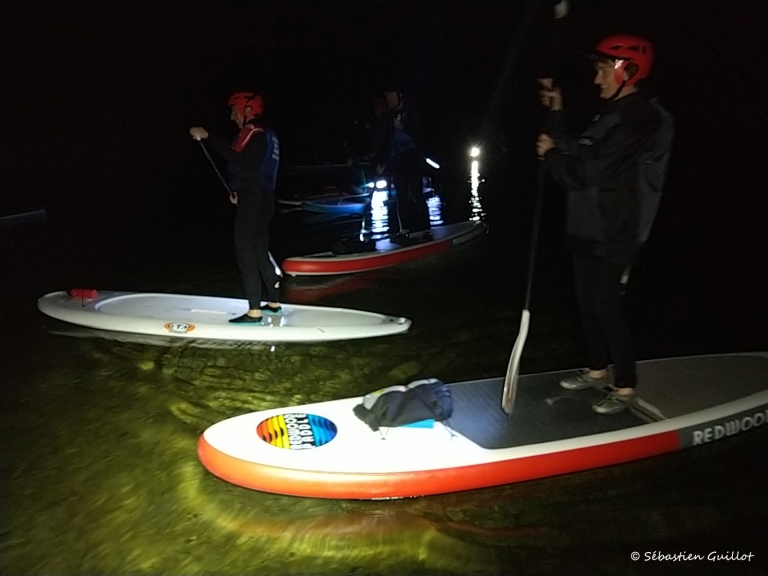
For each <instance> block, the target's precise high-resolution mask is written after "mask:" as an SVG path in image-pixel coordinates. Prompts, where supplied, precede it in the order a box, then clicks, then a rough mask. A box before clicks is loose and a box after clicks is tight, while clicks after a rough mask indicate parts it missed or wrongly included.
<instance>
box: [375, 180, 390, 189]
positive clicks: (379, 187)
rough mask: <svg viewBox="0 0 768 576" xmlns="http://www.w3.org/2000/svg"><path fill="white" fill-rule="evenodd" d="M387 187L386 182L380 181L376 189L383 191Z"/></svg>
mask: <svg viewBox="0 0 768 576" xmlns="http://www.w3.org/2000/svg"><path fill="white" fill-rule="evenodd" d="M386 187H387V181H386V180H378V181H377V182H376V188H378V189H379V190H383V189H384V188H386Z"/></svg>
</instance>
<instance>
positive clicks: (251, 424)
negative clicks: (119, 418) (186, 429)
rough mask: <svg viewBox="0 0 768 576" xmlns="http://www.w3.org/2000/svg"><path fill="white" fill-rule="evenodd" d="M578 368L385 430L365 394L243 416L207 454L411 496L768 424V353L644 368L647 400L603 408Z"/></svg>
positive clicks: (461, 400)
mask: <svg viewBox="0 0 768 576" xmlns="http://www.w3.org/2000/svg"><path fill="white" fill-rule="evenodd" d="M569 374H571V371H563V372H547V373H543V374H530V375H525V376H521V377H520V380H519V390H518V397H517V402H516V404H515V411H514V413H513V414H512V417H511V418H510V417H508V416H507V415H506V414H505V413H504V412H503V411H502V409H501V407H500V402H501V394H502V389H503V384H504V378H493V379H488V380H477V381H471V382H462V383H458V384H449V385H448V387H449V390H450V392H451V396H452V398H453V406H454V409H453V415H452V416H451V417H450V419H449V420H446V421H445V422H431V421H427V422H425V423H423V424H424V426H403V427H396V428H386V429H379V430H378V431H376V432H374V431H373V430H372V429H371V428H369V427H368V426H367V425H366V424H365V423H364V422H363V421H362V420H360V419H358V418H357V417H356V416H355V414H354V413H353V409H354V407H355V406H356V405H358V404H360V403H361V402H362V399H361V398H359V397H358V398H346V399H343V400H333V401H329V402H319V403H315V404H305V405H302V406H293V407H286V408H275V409H271V410H262V411H259V412H252V413H248V414H243V415H240V416H235V417H234V418H230V419H228V420H224V421H222V422H219V423H217V424H214V425H212V426H211V427H209V428H208V429H207V430H205V432H203V434H202V435H201V436H200V439H199V442H198V448H197V452H198V457H199V458H200V461H201V462H202V464H203V465H204V466H205V467H206V468H207V469H208V470H209V471H210V472H211V473H212V474H214V475H216V476H218V477H219V478H221V479H223V480H225V481H227V482H231V483H233V484H237V485H239V486H243V487H246V488H251V489H254V490H261V491H265V492H273V493H278V494H288V495H292V496H308V497H314V498H352V499H379V498H405V497H412V496H425V495H430V494H443V493H449V492H458V491H462V490H474V489H477V488H485V487H490V486H498V485H503V484H510V483H513V482H520V481H524V480H531V479H534V478H544V477H549V476H555V475H558V474H568V473H571V472H578V471H581V470H588V469H592V468H597V467H601V466H610V465H614V464H621V463H623V462H629V461H632V460H638V459H641V458H647V457H650V456H655V455H658V454H663V453H666V452H673V451H676V450H680V449H683V448H689V447H695V446H699V445H704V444H709V443H711V442H719V441H727V440H725V439H726V438H727V437H729V436H732V435H734V434H740V433H744V432H747V431H748V430H750V429H753V428H758V427H760V426H764V425H766V418H767V417H768V353H766V352H755V353H748V354H724V355H712V356H692V357H685V358H669V359H663V360H649V361H643V362H639V363H638V376H639V381H640V385H639V386H638V389H637V390H638V396H637V397H636V398H637V404H636V407H634V408H632V409H631V410H626V411H624V412H622V413H619V414H614V415H602V414H596V413H595V412H594V411H593V410H592V407H591V405H592V403H593V402H594V401H596V400H598V399H600V398H602V397H603V396H604V395H605V391H603V390H598V389H594V388H590V389H587V390H579V391H567V390H563V389H562V388H561V387H560V385H559V381H560V379H562V378H563V377H564V376H566V375H569Z"/></svg>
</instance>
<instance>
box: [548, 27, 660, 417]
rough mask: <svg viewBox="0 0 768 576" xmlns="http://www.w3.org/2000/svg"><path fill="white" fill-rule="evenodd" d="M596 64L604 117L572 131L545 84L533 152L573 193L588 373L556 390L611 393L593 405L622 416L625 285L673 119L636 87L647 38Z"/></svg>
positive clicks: (648, 57) (630, 392)
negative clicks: (544, 114) (541, 125)
mask: <svg viewBox="0 0 768 576" xmlns="http://www.w3.org/2000/svg"><path fill="white" fill-rule="evenodd" d="M592 60H593V64H594V67H595V80H594V82H595V84H597V85H598V86H599V87H600V98H602V99H604V100H606V103H605V107H604V108H603V110H602V112H601V113H600V114H599V115H598V116H596V117H595V119H594V120H593V122H592V123H591V124H590V125H589V126H588V127H587V128H586V130H585V131H584V132H582V133H581V134H574V133H573V132H571V131H570V130H569V129H568V127H567V126H566V123H565V119H564V117H563V98H562V93H561V91H560V89H559V88H558V87H557V86H555V85H554V83H553V80H552V78H540V79H539V83H540V84H541V91H540V96H541V100H542V103H543V104H544V105H545V106H546V107H547V108H549V110H550V112H549V116H548V119H547V124H546V127H545V129H544V130H543V131H542V134H540V135H539V137H538V140H537V143H536V152H537V154H538V155H539V157H540V158H542V165H543V168H544V170H545V171H546V173H547V174H549V175H550V176H551V177H552V178H553V180H554V181H555V182H556V183H557V184H558V185H560V186H561V187H562V188H564V189H565V190H566V192H567V202H568V210H567V216H566V239H567V247H568V250H569V252H571V254H572V257H573V271H574V280H575V283H576V297H577V301H578V307H579V313H580V317H581V324H582V329H583V331H584V336H585V339H586V345H587V351H588V355H589V369H588V370H586V371H583V372H579V373H577V374H575V375H574V376H572V377H569V378H565V379H563V380H562V381H561V382H560V385H561V386H562V387H563V388H566V389H568V390H580V389H584V388H590V387H603V386H610V387H611V391H610V392H609V393H608V395H607V396H606V397H605V398H604V399H602V400H601V401H599V402H597V403H596V404H594V405H593V407H592V408H593V410H594V411H595V412H597V413H599V414H616V413H618V412H621V411H623V410H624V409H625V408H626V407H627V406H628V404H629V402H630V400H631V399H632V398H633V397H634V395H635V388H636V386H637V372H636V369H635V352H634V347H633V343H632V337H631V334H630V330H629V326H628V324H627V321H626V319H625V317H624V312H623V309H622V297H621V294H622V289H621V280H622V275H623V274H624V272H625V271H626V270H628V269H629V268H630V267H631V266H632V264H633V262H634V261H635V258H636V256H637V253H638V251H639V249H640V247H641V246H642V245H643V243H644V242H645V241H646V239H647V238H648V234H649V233H650V229H651V225H652V223H653V219H654V217H655V214H656V210H657V208H658V203H659V198H660V195H661V189H662V186H663V183H664V178H665V175H666V170H667V163H668V160H669V155H670V148H671V142H672V135H673V126H672V117H671V115H670V114H669V112H667V111H666V110H665V109H664V108H662V107H661V106H660V105H659V104H658V103H657V102H656V101H655V100H652V99H649V98H647V97H646V96H645V95H644V94H643V93H642V92H641V90H639V85H638V82H639V81H641V80H643V79H644V78H647V77H648V74H649V72H650V70H651V66H652V64H653V47H652V45H651V43H650V42H649V41H647V40H645V39H643V38H638V37H635V36H628V35H615V36H610V37H608V38H605V39H604V40H602V41H600V42H599V43H598V45H597V46H596V48H595V50H594V52H593V55H592ZM611 360H613V364H614V374H613V379H612V380H613V381H611V378H610V376H609V372H608V365H609V363H610V361H611Z"/></svg>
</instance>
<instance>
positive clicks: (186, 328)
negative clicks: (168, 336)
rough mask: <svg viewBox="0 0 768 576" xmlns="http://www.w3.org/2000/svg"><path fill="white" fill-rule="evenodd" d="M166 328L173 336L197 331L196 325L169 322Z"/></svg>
mask: <svg viewBox="0 0 768 576" xmlns="http://www.w3.org/2000/svg"><path fill="white" fill-rule="evenodd" d="M164 328H165V329H166V330H168V332H171V333H173V334H188V333H189V332H192V330H194V329H195V325H194V324H187V323H186V322H168V323H167V324H165V326H164Z"/></svg>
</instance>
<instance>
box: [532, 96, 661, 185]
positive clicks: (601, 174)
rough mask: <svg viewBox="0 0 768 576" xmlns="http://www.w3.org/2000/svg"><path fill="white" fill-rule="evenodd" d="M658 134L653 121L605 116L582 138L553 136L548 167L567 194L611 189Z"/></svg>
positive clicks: (617, 115) (636, 117) (609, 114)
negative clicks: (586, 190) (595, 188)
mask: <svg viewBox="0 0 768 576" xmlns="http://www.w3.org/2000/svg"><path fill="white" fill-rule="evenodd" d="M655 130H656V123H655V122H654V121H653V118H644V117H642V116H639V115H626V114H621V113H620V112H618V111H612V112H609V113H607V114H604V115H603V116H601V117H600V119H599V120H597V121H596V122H595V123H594V124H593V125H592V126H590V127H589V128H588V129H587V130H586V131H585V132H583V133H582V134H581V135H580V136H579V137H578V138H573V137H571V136H568V135H565V136H560V138H558V136H557V135H556V134H553V137H554V138H555V142H556V147H555V148H553V149H551V150H549V151H548V152H547V153H546V154H545V155H544V166H545V168H546V170H547V171H548V172H549V174H550V175H551V176H552V177H553V178H554V180H555V181H556V182H557V183H558V184H559V185H561V186H562V187H564V188H565V189H566V190H584V189H587V188H590V187H597V188H601V189H604V188H610V187H611V186H613V185H614V183H615V182H616V180H617V179H618V178H620V175H621V174H623V173H626V171H627V169H628V168H630V167H631V166H632V165H633V164H636V163H637V160H638V158H639V156H640V154H642V152H643V148H644V147H645V146H647V143H648V141H649V138H650V137H651V136H652V135H653V133H654V131H655Z"/></svg>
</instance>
